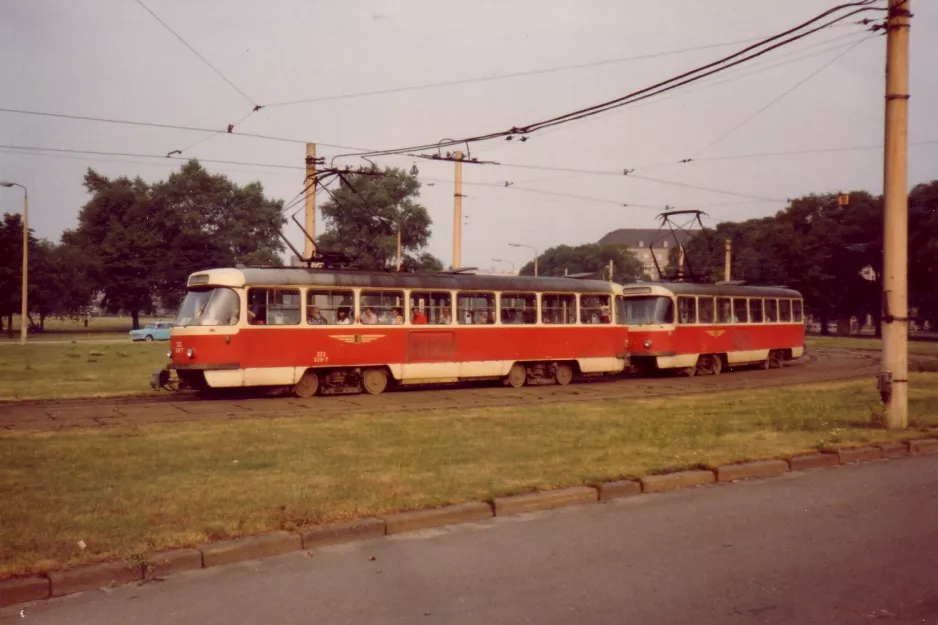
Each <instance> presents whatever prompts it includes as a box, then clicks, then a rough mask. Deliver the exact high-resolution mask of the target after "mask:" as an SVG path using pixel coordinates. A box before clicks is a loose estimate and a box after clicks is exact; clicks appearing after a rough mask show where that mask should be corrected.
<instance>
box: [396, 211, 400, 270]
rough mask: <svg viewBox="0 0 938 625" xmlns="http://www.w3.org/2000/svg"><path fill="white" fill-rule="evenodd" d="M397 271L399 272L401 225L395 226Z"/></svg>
mask: <svg viewBox="0 0 938 625" xmlns="http://www.w3.org/2000/svg"><path fill="white" fill-rule="evenodd" d="M397 270H398V271H400V270H401V224H400V222H398V224H397Z"/></svg>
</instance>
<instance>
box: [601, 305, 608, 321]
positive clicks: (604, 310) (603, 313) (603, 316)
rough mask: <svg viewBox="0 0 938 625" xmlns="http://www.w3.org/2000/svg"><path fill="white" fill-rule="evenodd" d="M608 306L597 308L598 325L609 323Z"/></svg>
mask: <svg viewBox="0 0 938 625" xmlns="http://www.w3.org/2000/svg"><path fill="white" fill-rule="evenodd" d="M609 321H610V317H609V304H603V305H602V306H600V307H599V322H600V323H609Z"/></svg>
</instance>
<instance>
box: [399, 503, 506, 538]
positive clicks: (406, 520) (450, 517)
mask: <svg viewBox="0 0 938 625" xmlns="http://www.w3.org/2000/svg"><path fill="white" fill-rule="evenodd" d="M383 518H384V522H385V523H386V524H387V532H388V535H391V534H400V533H402V532H413V531H415V530H422V529H427V528H430V527H439V526H441V525H452V524H453V523H467V522H469V521H480V520H482V519H490V518H492V506H491V505H490V504H488V503H483V502H481V501H480V502H476V503H464V504H461V505H458V506H446V507H445V508H430V509H429V510H414V511H413V512H398V513H397V514H389V515H388V516H386V517H383Z"/></svg>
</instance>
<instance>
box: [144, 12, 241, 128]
mask: <svg viewBox="0 0 938 625" xmlns="http://www.w3.org/2000/svg"><path fill="white" fill-rule="evenodd" d="M136 2H137V4H139V5H140V6H141V7H143V9H144V10H145V11H146V12H147V13H149V14H150V15H152V16H153V19H155V20H156V21H157V22H159V23H160V24H161V25H162V26H163V28H165V29H166V30H168V31H169V32H170V33H171V34H172V35H173V37H175V38H176V39H178V40H179V41H180V43H182V45H184V46H186V47H187V48H188V49H189V51H190V52H192V54H194V55H196V56H197V57H199V59H201V60H202V62H203V63H205V64H206V65H207V66H208V67H209V69H211V70H212V71H213V72H215V74H217V75H218V77H219V78H221V79H222V80H224V81H225V82H226V83H228V85H229V86H230V87H231V88H232V89H234V90H235V91H237V92H238V93H240V94H241V95H242V96H243V97H244V99H245V100H247V101H248V102H249V103H250V104H251V106H253V107H255V109H254V110H257V109H259V108H260V107H259V106H258V105H257V104H256V102H255V101H254V99H253V98H252V97H251V96H249V95H248V94H246V93H245V92H244V91H242V90H241V89H240V88H239V87H238V85H236V84H234V83H233V82H231V81H230V80H228V77H227V76H225V75H224V74H222V73H221V71H220V70H219V69H218V68H217V67H215V66H214V65H212V64H211V63H210V62H209V60H208V59H206V58H205V57H204V56H202V55H201V54H199V51H198V50H196V49H195V48H193V47H192V46H191V45H189V43H188V42H187V41H186V40H185V39H183V38H182V37H181V36H180V35H179V33H177V32H176V31H175V30H173V29H172V28H170V27H169V24H167V23H166V22H164V21H163V20H161V19H160V17H159V15H157V14H156V13H154V12H153V11H152V10H150V7H148V6H147V5H145V4H144V3H143V1H142V0H136Z"/></svg>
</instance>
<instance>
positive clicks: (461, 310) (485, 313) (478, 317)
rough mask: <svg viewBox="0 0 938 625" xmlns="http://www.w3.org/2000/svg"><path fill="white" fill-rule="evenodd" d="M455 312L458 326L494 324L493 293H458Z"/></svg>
mask: <svg viewBox="0 0 938 625" xmlns="http://www.w3.org/2000/svg"><path fill="white" fill-rule="evenodd" d="M456 312H457V316H458V319H459V324H460V325H487V324H490V323H495V294H494V293H459V294H458V295H457V296H456Z"/></svg>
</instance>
